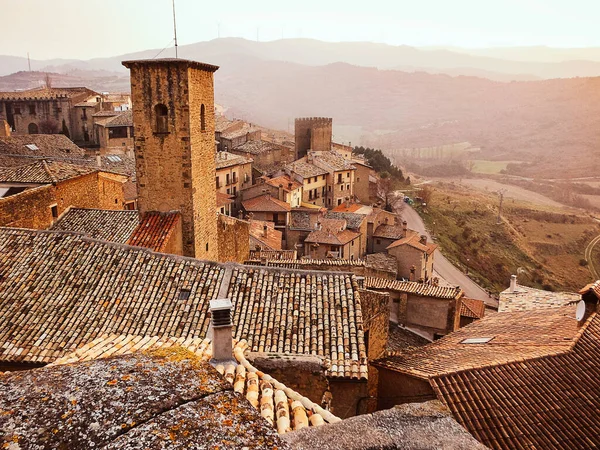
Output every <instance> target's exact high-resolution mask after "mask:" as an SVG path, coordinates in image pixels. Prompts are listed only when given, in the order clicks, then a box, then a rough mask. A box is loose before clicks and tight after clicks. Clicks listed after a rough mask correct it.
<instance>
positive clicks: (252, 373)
mask: <svg viewBox="0 0 600 450" xmlns="http://www.w3.org/2000/svg"><path fill="white" fill-rule="evenodd" d="M180 348H182V349H185V350H188V351H190V352H191V353H193V354H194V355H195V356H196V357H197V358H198V359H199V360H200V361H204V362H209V361H210V360H211V358H212V355H213V353H212V342H211V340H210V339H200V338H188V339H183V338H179V339H175V338H168V339H161V338H159V337H158V336H133V335H106V336H102V337H100V338H98V339H95V340H93V341H92V342H90V343H89V344H86V345H84V346H83V347H81V348H79V349H77V350H76V351H75V352H73V353H71V354H69V355H66V356H65V357H63V358H59V359H58V360H56V361H55V362H53V363H52V365H60V364H73V363H76V362H82V361H92V360H95V359H100V358H109V357H110V358H112V357H115V356H121V355H129V354H137V353H140V352H144V353H148V352H150V353H151V352H153V351H156V350H164V349H176V350H178V349H180ZM247 348H248V343H247V342H246V341H244V340H242V341H239V342H236V343H235V345H234V348H233V349H232V358H235V360H236V362H237V365H234V364H233V363H228V364H226V365H222V364H218V365H216V366H215V369H216V370H217V372H219V373H220V374H221V375H222V376H224V377H225V380H226V381H227V382H229V384H230V385H232V386H233V389H234V391H235V392H237V393H239V394H241V395H243V396H244V397H245V398H246V399H247V400H248V401H249V402H250V404H251V405H252V406H253V407H254V408H255V409H257V410H259V412H261V415H262V416H263V418H265V419H266V420H267V421H268V422H269V423H270V424H271V426H272V427H274V428H275V429H277V431H278V433H279V434H285V433H287V432H289V431H292V430H299V429H301V428H303V427H308V426H311V427H318V426H321V425H324V424H326V423H335V422H339V421H340V420H341V419H339V418H338V417H336V416H334V415H333V414H331V413H330V412H329V411H326V410H324V409H323V408H321V406H319V405H317V404H316V403H314V402H313V401H311V400H310V399H308V398H307V397H304V396H302V395H301V394H299V393H298V392H296V391H294V390H292V389H290V388H288V387H287V386H285V385H284V384H283V383H280V382H279V381H277V380H276V379H274V378H272V377H271V376H269V375H267V374H265V373H263V372H261V371H259V370H258V369H257V368H256V367H254V366H253V365H252V364H251V363H250V361H248V360H247V359H246V356H245V354H244V352H245V351H246V350H247Z"/></svg>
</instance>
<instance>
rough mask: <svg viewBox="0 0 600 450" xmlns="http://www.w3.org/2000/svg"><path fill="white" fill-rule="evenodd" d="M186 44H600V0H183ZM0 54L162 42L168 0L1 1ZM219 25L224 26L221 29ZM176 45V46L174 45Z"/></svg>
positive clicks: (108, 50)
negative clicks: (221, 40) (226, 40)
mask: <svg viewBox="0 0 600 450" xmlns="http://www.w3.org/2000/svg"><path fill="white" fill-rule="evenodd" d="M176 10H177V33H178V39H179V45H184V44H191V43H194V42H198V41H206V40H210V39H214V38H216V37H217V36H218V33H219V28H220V35H221V37H244V38H247V39H252V40H255V39H256V38H257V29H258V38H259V40H261V41H267V40H275V39H281V38H282V37H284V38H294V37H304V38H314V39H320V40H324V41H373V42H384V43H388V44H392V45H400V44H405V45H411V46H431V45H447V46H460V47H497V46H528V45H547V46H551V47H593V46H600V27H599V26H598V20H600V1H598V0H371V1H358V0H299V1H293V0H213V1H206V0H176ZM0 11H2V19H3V20H2V26H1V28H0V30H1V31H0V54H2V55H14V56H26V55H27V52H28V51H29V52H30V54H31V58H32V59H49V58H77V59H91V58H95V57H105V56H115V55H121V54H124V53H128V52H134V51H139V50H145V49H152V48H163V47H165V46H167V44H169V43H170V40H171V39H172V37H173V24H172V10H171V0H0ZM219 24H220V27H219ZM171 45H172V44H171Z"/></svg>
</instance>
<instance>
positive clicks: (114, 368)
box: [0, 347, 289, 450]
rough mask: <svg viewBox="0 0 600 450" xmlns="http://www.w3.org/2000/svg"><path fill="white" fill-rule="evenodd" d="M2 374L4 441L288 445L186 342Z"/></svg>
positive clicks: (64, 445)
mask: <svg viewBox="0 0 600 450" xmlns="http://www.w3.org/2000/svg"><path fill="white" fill-rule="evenodd" d="M1 380H2V381H1V382H0V410H2V412H3V414H1V415H0V429H2V436H0V444H2V447H4V448H6V449H12V448H23V449H25V448H28V449H33V448H39V449H41V448H45V449H86V448H97V449H111V450H121V449H122V450H125V449H133V448H139V446H140V445H142V447H143V448H144V449H148V450H158V449H167V448H168V449H172V450H174V449H191V448H211V449H213V448H220V449H241V448H248V449H264V450H267V449H268V450H272V449H274V448H282V449H284V448H289V447H287V446H286V444H285V443H283V442H282V441H281V439H280V437H279V436H278V435H277V433H276V431H275V430H274V429H273V427H272V426H270V425H269V424H268V422H267V421H265V420H264V419H263V418H261V416H260V414H259V413H258V411H257V410H256V409H255V408H253V407H252V406H251V405H250V403H249V402H248V401H246V400H245V399H244V397H243V395H242V394H241V393H239V392H236V391H235V390H234V388H233V386H232V385H231V383H228V382H227V380H225V379H224V377H223V376H221V375H220V374H219V373H218V371H217V370H215V369H214V368H213V367H212V366H211V365H210V364H208V363H207V362H204V361H202V360H200V359H199V358H197V357H196V356H195V355H194V353H192V352H190V351H188V350H186V349H184V348H181V347H175V348H161V349H158V350H148V351H146V352H136V353H133V354H127V355H119V356H113V357H108V358H101V359H96V360H91V361H85V362H74V363H71V364H64V365H55V366H49V367H42V368H40V369H37V370H30V371H22V372H12V373H7V374H5V375H3V376H2V377H1ZM15 443H16V446H15V445H12V444H15ZM142 443H143V444H142Z"/></svg>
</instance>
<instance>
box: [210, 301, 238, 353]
mask: <svg viewBox="0 0 600 450" xmlns="http://www.w3.org/2000/svg"><path fill="white" fill-rule="evenodd" d="M231 308H232V304H231V300H230V299H228V298H219V299H216V300H211V301H210V313H211V319H210V323H211V326H212V332H213V337H212V350H213V351H212V359H211V363H223V362H229V361H232V362H235V361H234V359H233V338H232V335H231V333H232V325H231Z"/></svg>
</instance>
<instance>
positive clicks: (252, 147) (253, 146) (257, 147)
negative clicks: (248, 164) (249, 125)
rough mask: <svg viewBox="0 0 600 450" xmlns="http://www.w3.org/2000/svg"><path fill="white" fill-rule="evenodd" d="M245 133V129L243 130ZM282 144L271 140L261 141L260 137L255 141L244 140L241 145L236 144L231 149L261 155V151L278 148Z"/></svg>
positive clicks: (266, 151)
mask: <svg viewBox="0 0 600 450" xmlns="http://www.w3.org/2000/svg"><path fill="white" fill-rule="evenodd" d="M244 133H245V131H244ZM282 148H285V147H283V146H282V145H278V144H274V143H273V142H269V141H263V140H261V139H259V140H256V141H246V142H244V143H243V144H241V145H238V146H237V147H235V148H234V149H233V150H235V151H236V152H242V153H249V154H251V155H261V154H263V153H268V152H272V151H275V150H280V149H282Z"/></svg>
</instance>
